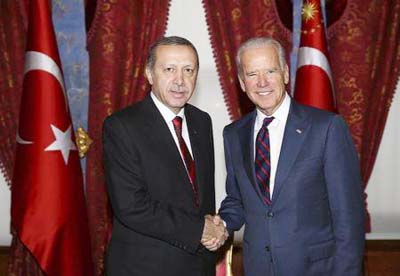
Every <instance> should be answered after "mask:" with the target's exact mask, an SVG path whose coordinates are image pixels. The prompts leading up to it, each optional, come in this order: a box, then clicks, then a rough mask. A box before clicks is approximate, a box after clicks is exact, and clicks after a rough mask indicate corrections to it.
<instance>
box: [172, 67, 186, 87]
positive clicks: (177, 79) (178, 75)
mask: <svg viewBox="0 0 400 276" xmlns="http://www.w3.org/2000/svg"><path fill="white" fill-rule="evenodd" d="M174 82H175V84H177V85H182V84H183V82H184V81H183V73H182V72H181V71H179V70H178V71H177V72H176V75H175V81H174Z"/></svg>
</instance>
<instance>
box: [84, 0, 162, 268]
mask: <svg viewBox="0 0 400 276" xmlns="http://www.w3.org/2000/svg"><path fill="white" fill-rule="evenodd" d="M92 2H93V1H92ZM168 9H169V1H168V0H149V1H142V0H135V1H133V0H132V1H128V0H119V1H97V6H96V11H95V13H94V17H93V21H92V23H91V26H90V29H89V32H88V50H89V59H90V65H89V71H90V95H89V121H88V122H89V123H88V124H89V136H90V137H91V138H92V139H93V141H94V142H93V144H92V146H91V149H90V150H89V153H88V156H87V158H88V159H87V172H86V192H87V194H86V195H87V200H88V214H89V226H90V231H91V238H92V249H93V252H92V253H93V258H94V263H95V266H96V275H102V273H103V271H104V265H103V263H104V253H105V250H106V246H107V242H108V239H109V234H110V229H111V211H110V206H109V202H108V198H107V193H106V187H105V178H104V173H103V167H102V146H101V129H102V123H103V120H104V119H105V117H106V116H107V115H109V114H111V113H112V112H113V111H115V110H117V109H120V108H122V107H124V106H127V105H128V104H131V103H134V102H136V101H138V100H141V99H143V98H144V96H145V95H146V94H147V93H148V92H149V85H148V84H147V81H146V79H145V78H144V68H145V62H146V58H147V53H148V50H149V48H150V45H151V44H152V43H153V42H154V41H155V40H156V39H158V38H160V37H162V36H163V35H164V33H165V30H166V24H167V17H168Z"/></svg>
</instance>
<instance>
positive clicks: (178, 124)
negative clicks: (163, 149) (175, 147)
mask: <svg viewBox="0 0 400 276" xmlns="http://www.w3.org/2000/svg"><path fill="white" fill-rule="evenodd" d="M172 123H173V124H174V129H175V133H176V136H177V137H178V141H179V147H180V149H181V154H182V156H183V160H184V161H185V165H186V171H187V173H188V176H189V180H190V185H191V186H192V190H193V194H194V199H195V203H196V206H199V198H198V193H197V186H196V183H195V179H196V172H195V165H194V161H193V159H192V156H191V155H190V152H189V149H188V147H187V146H186V143H185V140H184V139H183V137H182V118H181V117H179V116H176V117H175V118H174V119H173V120H172Z"/></svg>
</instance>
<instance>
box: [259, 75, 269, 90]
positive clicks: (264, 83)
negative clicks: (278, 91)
mask: <svg viewBox="0 0 400 276" xmlns="http://www.w3.org/2000/svg"><path fill="white" fill-rule="evenodd" d="M257 84H258V86H259V87H264V86H267V85H268V78H267V76H265V75H263V74H261V75H259V76H258V80H257Z"/></svg>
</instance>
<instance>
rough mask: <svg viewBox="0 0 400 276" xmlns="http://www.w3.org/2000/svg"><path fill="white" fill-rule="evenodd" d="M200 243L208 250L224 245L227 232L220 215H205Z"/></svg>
mask: <svg viewBox="0 0 400 276" xmlns="http://www.w3.org/2000/svg"><path fill="white" fill-rule="evenodd" d="M204 219H205V222H204V229H203V235H202V237H201V243H202V244H203V246H204V247H205V248H207V249H208V250H210V251H216V250H217V249H218V248H220V247H221V246H222V245H224V243H225V241H226V239H227V238H228V236H229V234H228V231H227V230H226V228H225V226H224V223H223V222H222V219H221V217H220V216H218V215H215V216H211V215H206V216H205V217H204Z"/></svg>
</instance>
